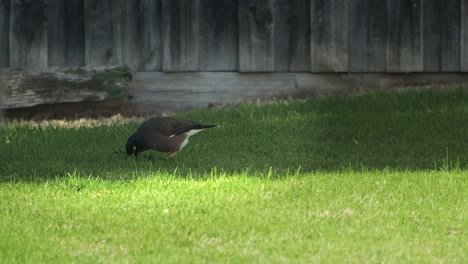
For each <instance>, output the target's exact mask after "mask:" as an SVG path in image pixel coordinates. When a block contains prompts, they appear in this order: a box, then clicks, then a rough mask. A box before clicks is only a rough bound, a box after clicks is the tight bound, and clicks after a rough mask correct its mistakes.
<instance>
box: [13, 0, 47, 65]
mask: <svg viewBox="0 0 468 264" xmlns="http://www.w3.org/2000/svg"><path fill="white" fill-rule="evenodd" d="M45 8H46V5H45V0H34V1H33V0H18V1H12V2H11V18H10V20H11V27H10V67H11V68H14V69H17V68H26V69H43V68H46V67H47V26H46V23H47V21H46V14H45V12H46V10H45Z"/></svg>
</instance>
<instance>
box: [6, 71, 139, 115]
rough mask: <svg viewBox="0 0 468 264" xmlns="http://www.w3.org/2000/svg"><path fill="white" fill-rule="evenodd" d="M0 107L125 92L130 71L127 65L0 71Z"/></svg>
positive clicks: (101, 98)
mask: <svg viewBox="0 0 468 264" xmlns="http://www.w3.org/2000/svg"><path fill="white" fill-rule="evenodd" d="M0 80H2V82H0V94H1V95H2V96H1V99H0V108H2V109H14V108H22V107H31V106H37V105H45V104H57V103H70V102H96V101H105V100H110V99H116V98H121V97H124V96H125V95H126V91H127V89H128V84H129V82H130V80H131V73H130V71H129V69H128V68H127V67H124V66H116V67H102V68H93V69H86V68H49V69H46V70H43V71H27V70H12V69H3V70H1V71H0Z"/></svg>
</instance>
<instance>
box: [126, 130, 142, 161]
mask: <svg viewBox="0 0 468 264" xmlns="http://www.w3.org/2000/svg"><path fill="white" fill-rule="evenodd" d="M125 149H126V150H127V156H131V155H132V154H133V155H135V156H136V155H138V153H140V152H142V151H143V150H145V149H144V148H143V146H142V144H141V142H140V140H139V136H138V134H136V133H135V134H133V135H131V136H130V137H129V138H128V140H127V144H126V145H125Z"/></svg>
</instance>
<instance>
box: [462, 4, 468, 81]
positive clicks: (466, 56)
mask: <svg viewBox="0 0 468 264" xmlns="http://www.w3.org/2000/svg"><path fill="white" fill-rule="evenodd" d="M461 10H462V15H461V19H462V22H461V23H462V24H461V25H462V26H461V27H462V32H461V33H462V36H461V43H462V44H461V45H462V55H461V70H462V71H463V72H468V0H462V8H461Z"/></svg>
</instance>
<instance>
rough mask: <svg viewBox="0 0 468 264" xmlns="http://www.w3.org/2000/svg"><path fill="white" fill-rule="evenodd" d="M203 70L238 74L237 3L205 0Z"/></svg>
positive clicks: (201, 37) (201, 31)
mask: <svg viewBox="0 0 468 264" xmlns="http://www.w3.org/2000/svg"><path fill="white" fill-rule="evenodd" d="M198 4H199V7H198V8H199V12H200V13H199V17H200V19H199V22H200V27H199V42H200V43H199V68H198V70H199V71H237V69H238V33H237V2H236V1H232V0H201V1H198Z"/></svg>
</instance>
